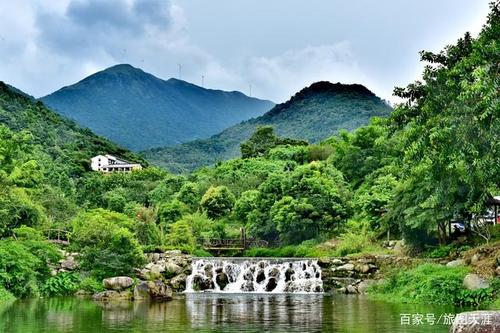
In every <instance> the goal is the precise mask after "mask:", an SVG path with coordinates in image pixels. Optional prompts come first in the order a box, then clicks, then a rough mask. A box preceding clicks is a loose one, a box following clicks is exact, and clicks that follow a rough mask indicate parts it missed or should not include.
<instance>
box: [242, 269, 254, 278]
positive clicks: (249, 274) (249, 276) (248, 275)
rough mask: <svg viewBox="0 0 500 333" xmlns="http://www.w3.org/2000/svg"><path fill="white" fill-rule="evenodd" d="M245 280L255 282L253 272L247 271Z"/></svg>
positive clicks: (244, 276)
mask: <svg viewBox="0 0 500 333" xmlns="http://www.w3.org/2000/svg"><path fill="white" fill-rule="evenodd" d="M243 279H245V280H246V281H253V274H252V272H251V271H249V270H248V271H246V272H245V274H243Z"/></svg>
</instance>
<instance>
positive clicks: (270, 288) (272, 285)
mask: <svg viewBox="0 0 500 333" xmlns="http://www.w3.org/2000/svg"><path fill="white" fill-rule="evenodd" d="M277 286H278V281H277V280H276V279H275V278H269V280H268V281H267V284H266V291H273V290H274V289H276V287H277Z"/></svg>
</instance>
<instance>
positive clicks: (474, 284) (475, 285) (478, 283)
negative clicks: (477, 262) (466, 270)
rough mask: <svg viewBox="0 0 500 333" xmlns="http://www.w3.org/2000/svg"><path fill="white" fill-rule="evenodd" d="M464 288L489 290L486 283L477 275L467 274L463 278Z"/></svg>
mask: <svg viewBox="0 0 500 333" xmlns="http://www.w3.org/2000/svg"><path fill="white" fill-rule="evenodd" d="M463 284H464V287H465V288H466V289H469V290H476V289H483V288H489V286H490V285H489V284H488V281H486V280H485V279H483V278H482V277H480V276H479V275H477V274H467V275H466V276H465V277H464V282H463Z"/></svg>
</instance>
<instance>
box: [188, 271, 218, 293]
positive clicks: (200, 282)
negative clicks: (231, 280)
mask: <svg viewBox="0 0 500 333" xmlns="http://www.w3.org/2000/svg"><path fill="white" fill-rule="evenodd" d="M214 288H215V284H214V282H213V281H212V280H211V279H209V278H206V277H204V276H203V275H200V274H196V275H195V276H194V277H193V289H194V290H196V291H199V290H209V289H214Z"/></svg>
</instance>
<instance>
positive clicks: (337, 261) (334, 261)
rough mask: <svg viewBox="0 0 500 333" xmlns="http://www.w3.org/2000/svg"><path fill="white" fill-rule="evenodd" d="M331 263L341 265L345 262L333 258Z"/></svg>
mask: <svg viewBox="0 0 500 333" xmlns="http://www.w3.org/2000/svg"><path fill="white" fill-rule="evenodd" d="M331 264H332V265H334V266H340V265H343V264H344V262H343V261H342V260H340V259H337V258H336V259H332V260H331Z"/></svg>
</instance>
